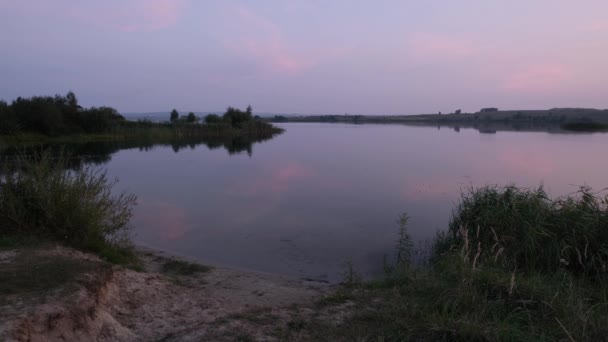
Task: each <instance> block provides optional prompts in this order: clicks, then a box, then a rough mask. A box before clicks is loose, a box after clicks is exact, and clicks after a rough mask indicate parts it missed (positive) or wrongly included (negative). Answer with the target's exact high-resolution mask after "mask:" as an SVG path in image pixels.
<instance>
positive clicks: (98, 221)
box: [0, 152, 136, 262]
mask: <svg viewBox="0 0 608 342" xmlns="http://www.w3.org/2000/svg"><path fill="white" fill-rule="evenodd" d="M69 161H70V158H69V157H68V156H66V155H65V154H63V153H60V154H59V156H57V157H55V158H53V157H52V156H51V154H50V153H48V152H40V153H36V154H34V155H31V156H23V155H21V156H18V157H16V159H15V160H12V161H11V162H10V163H4V168H3V170H2V179H1V181H0V232H1V233H0V234H1V235H16V236H32V237H33V236H35V237H40V238H43V239H51V240H55V241H58V242H61V243H64V244H66V245H68V246H72V247H75V248H80V249H85V250H89V251H92V252H96V253H98V254H100V255H101V256H102V257H106V258H107V259H111V260H110V261H115V262H118V261H126V260H124V258H125V257H127V256H128V254H129V251H130V247H131V244H130V239H129V231H130V228H131V226H130V225H129V221H130V219H131V217H132V208H133V206H134V205H135V203H136V197H135V195H132V194H125V193H122V194H120V195H113V194H112V187H113V186H114V184H115V183H116V181H111V180H108V178H107V177H106V174H105V172H103V171H100V170H99V169H95V168H93V167H90V166H84V167H82V168H79V169H76V170H68V164H69ZM7 165H11V167H10V168H9V167H8V166H7ZM121 259H123V260H121Z"/></svg>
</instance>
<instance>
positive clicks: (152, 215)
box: [136, 201, 192, 240]
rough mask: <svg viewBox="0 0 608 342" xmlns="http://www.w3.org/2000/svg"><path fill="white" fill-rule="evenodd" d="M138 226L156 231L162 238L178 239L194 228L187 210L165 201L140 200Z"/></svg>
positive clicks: (137, 217)
mask: <svg viewBox="0 0 608 342" xmlns="http://www.w3.org/2000/svg"><path fill="white" fill-rule="evenodd" d="M137 211H138V215H137V216H136V221H137V225H138V226H142V227H145V228H146V229H147V230H150V231H154V232H156V234H158V236H159V237H160V238H162V239H168V240H177V239H180V238H182V237H183V236H184V235H186V233H188V232H189V231H190V230H192V224H191V223H190V221H189V219H188V216H187V214H186V210H184V209H183V208H180V207H178V206H176V205H173V204H171V203H169V202H165V201H140V202H139V204H138V207H137Z"/></svg>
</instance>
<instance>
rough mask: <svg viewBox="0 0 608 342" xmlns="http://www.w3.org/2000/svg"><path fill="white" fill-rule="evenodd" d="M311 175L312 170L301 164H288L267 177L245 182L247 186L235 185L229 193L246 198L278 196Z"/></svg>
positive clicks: (274, 170) (272, 171)
mask: <svg viewBox="0 0 608 342" xmlns="http://www.w3.org/2000/svg"><path fill="white" fill-rule="evenodd" d="M313 174H314V172H313V171H312V170H310V169H309V168H307V167H305V166H303V165H301V164H298V163H295V162H288V163H287V164H283V165H280V166H279V167H278V168H276V169H273V170H271V171H270V172H269V174H267V175H264V176H262V177H260V178H258V179H255V180H253V181H247V184H235V185H234V186H233V187H231V188H230V189H229V192H230V193H233V194H245V195H247V196H258V195H267V194H271V195H280V194H282V193H284V192H285V191H287V190H288V189H289V187H290V186H291V185H292V184H293V183H294V182H298V181H301V180H304V179H306V178H309V177H311V176H312V175H313Z"/></svg>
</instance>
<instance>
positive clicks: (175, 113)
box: [169, 109, 179, 122]
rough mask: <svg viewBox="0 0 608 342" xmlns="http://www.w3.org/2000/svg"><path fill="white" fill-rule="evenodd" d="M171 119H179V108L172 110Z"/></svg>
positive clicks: (173, 120)
mask: <svg viewBox="0 0 608 342" xmlns="http://www.w3.org/2000/svg"><path fill="white" fill-rule="evenodd" d="M169 119H170V120H171V122H175V121H177V119H179V113H178V112H177V110H175V109H173V110H172V111H171V116H170V117H169Z"/></svg>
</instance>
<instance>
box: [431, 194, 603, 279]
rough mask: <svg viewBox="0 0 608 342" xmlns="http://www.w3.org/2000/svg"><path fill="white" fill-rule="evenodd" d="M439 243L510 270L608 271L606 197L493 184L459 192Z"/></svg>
mask: <svg viewBox="0 0 608 342" xmlns="http://www.w3.org/2000/svg"><path fill="white" fill-rule="evenodd" d="M437 246H438V247H439V246H443V247H441V248H438V252H442V250H441V249H442V248H443V249H444V250H443V251H445V248H446V247H447V248H455V249H458V250H462V251H463V253H465V258H466V259H469V260H471V261H473V262H474V264H475V265H480V264H487V263H490V264H498V266H500V267H502V268H505V269H508V270H513V271H515V270H518V271H527V272H546V273H552V272H556V271H557V270H560V269H564V270H568V271H569V272H572V273H573V274H576V275H581V276H582V275H586V276H604V275H606V273H607V272H608V197H606V196H598V195H596V194H594V193H593V192H592V191H591V189H589V188H586V187H582V188H580V190H579V191H578V192H577V193H576V194H574V195H571V196H567V197H562V198H558V199H554V200H552V199H549V198H548V197H547V194H546V193H545V191H544V190H543V189H542V187H541V188H538V189H519V188H516V187H515V186H506V187H503V188H500V187H496V186H492V187H483V188H480V189H469V190H468V191H466V192H464V193H463V194H462V198H461V201H460V204H459V205H458V207H457V208H456V210H455V211H454V214H453V218H452V221H451V223H450V226H449V229H448V232H447V234H446V235H445V236H444V240H441V241H439V242H438V245H437Z"/></svg>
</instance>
